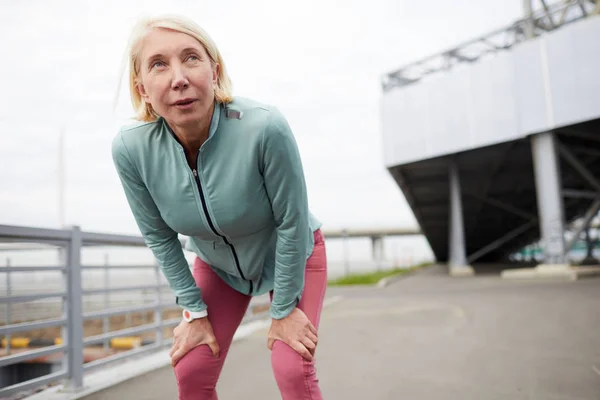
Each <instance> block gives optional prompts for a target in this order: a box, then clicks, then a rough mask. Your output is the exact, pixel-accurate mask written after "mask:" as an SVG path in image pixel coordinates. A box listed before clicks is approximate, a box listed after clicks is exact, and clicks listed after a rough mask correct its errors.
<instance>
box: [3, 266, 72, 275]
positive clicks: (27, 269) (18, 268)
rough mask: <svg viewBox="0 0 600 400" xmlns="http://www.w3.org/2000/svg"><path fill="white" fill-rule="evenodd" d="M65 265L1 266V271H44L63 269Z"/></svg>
mask: <svg viewBox="0 0 600 400" xmlns="http://www.w3.org/2000/svg"><path fill="white" fill-rule="evenodd" d="M64 270H65V267H1V266H0V273H2V272H46V271H50V272H51V271H64Z"/></svg>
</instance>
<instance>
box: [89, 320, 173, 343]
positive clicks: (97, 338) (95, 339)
mask: <svg viewBox="0 0 600 400" xmlns="http://www.w3.org/2000/svg"><path fill="white" fill-rule="evenodd" d="M180 322H181V318H172V319H167V320H164V321H162V322H161V323H160V324H156V323H154V322H153V323H151V324H146V325H140V326H135V327H133V328H127V329H120V330H118V331H112V332H108V333H102V334H100V335H94V336H88V337H86V338H84V339H83V344H84V345H86V346H87V345H92V344H96V343H102V342H104V341H106V340H110V339H114V338H116V337H121V336H133V335H136V334H139V333H142V332H148V331H151V330H158V329H162V328H169V327H172V326H175V325H178V324H179V323H180Z"/></svg>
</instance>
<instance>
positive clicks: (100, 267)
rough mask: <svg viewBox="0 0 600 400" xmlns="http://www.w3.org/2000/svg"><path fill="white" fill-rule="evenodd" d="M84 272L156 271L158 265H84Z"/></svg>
mask: <svg viewBox="0 0 600 400" xmlns="http://www.w3.org/2000/svg"><path fill="white" fill-rule="evenodd" d="M81 269H83V270H86V271H87V270H107V269H109V270H110V269H156V265H82V266H81Z"/></svg>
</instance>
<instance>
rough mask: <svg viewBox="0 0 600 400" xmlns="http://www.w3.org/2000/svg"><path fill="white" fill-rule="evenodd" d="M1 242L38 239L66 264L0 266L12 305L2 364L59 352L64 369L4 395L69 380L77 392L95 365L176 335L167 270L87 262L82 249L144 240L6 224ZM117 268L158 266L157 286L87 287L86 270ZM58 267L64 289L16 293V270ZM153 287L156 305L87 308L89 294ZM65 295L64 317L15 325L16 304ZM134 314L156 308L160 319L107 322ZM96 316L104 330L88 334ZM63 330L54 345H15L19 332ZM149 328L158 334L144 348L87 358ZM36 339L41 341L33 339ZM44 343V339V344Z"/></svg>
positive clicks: (1, 332)
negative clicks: (168, 314)
mask: <svg viewBox="0 0 600 400" xmlns="http://www.w3.org/2000/svg"><path fill="white" fill-rule="evenodd" d="M0 242H5V243H6V242H12V243H37V244H44V245H52V246H55V247H56V248H57V249H59V251H61V252H62V253H61V255H62V257H61V260H62V263H61V265H59V266H10V265H9V266H5V267H1V266H0V279H2V278H3V277H2V275H5V276H4V278H5V279H6V296H2V297H0V307H6V311H7V313H6V320H5V325H2V326H0V337H4V340H3V341H2V345H3V346H2V347H3V349H2V348H0V350H3V351H4V353H6V355H4V356H2V355H1V353H0V368H2V367H6V366H10V365H14V364H17V363H22V362H29V361H31V360H35V359H40V358H43V357H49V356H54V357H55V356H58V357H59V358H60V359H61V368H60V370H59V371H56V372H51V373H49V374H46V375H43V376H40V377H38V378H34V379H30V380H27V381H23V382H20V383H17V384H12V385H10V386H6V387H2V388H0V398H4V397H5V396H12V395H16V394H18V393H24V392H27V391H31V390H36V389H38V388H42V387H45V386H47V385H49V384H54V383H59V382H60V381H64V383H65V387H66V388H68V389H69V390H77V389H80V388H82V387H83V383H84V373H85V372H87V371H90V370H92V369H95V368H98V367H101V366H105V365H107V364H109V363H113V362H116V361H119V360H123V359H125V358H129V357H132V356H137V355H140V354H143V353H149V352H153V351H156V350H159V349H162V348H164V347H165V346H168V345H170V344H171V342H172V339H170V338H165V337H163V329H165V328H172V327H174V326H176V325H177V324H179V322H180V321H181V318H173V319H163V311H164V310H165V309H168V308H175V307H176V306H175V303H174V302H164V301H163V299H162V298H161V297H162V296H161V290H163V289H165V288H168V285H167V284H166V283H162V282H161V279H160V277H161V273H160V270H159V267H158V265H149V266H142V265H136V266H115V265H113V266H110V265H104V266H86V265H82V263H81V252H82V249H83V248H84V247H87V246H125V247H132V246H133V247H146V245H145V243H144V241H143V238H141V237H136V236H125V235H114V234H98V233H89V232H82V231H81V230H80V228H79V227H77V226H75V227H72V228H71V229H62V230H61V229H42V228H31V227H19V226H9V225H0ZM117 268H137V269H154V271H155V276H156V282H155V283H154V284H151V285H147V284H145V285H138V286H134V285H127V286H122V287H110V286H109V285H108V282H107V285H106V286H105V287H104V288H102V289H97V288H94V289H86V288H85V287H84V285H83V279H82V272H84V271H86V270H95V269H100V270H106V271H108V270H110V269H112V270H114V269H117ZM41 271H43V272H48V271H54V272H57V273H61V274H62V276H63V282H64V288H63V290H49V291H47V292H43V293H26V294H16V293H14V292H13V290H12V285H11V274H14V273H35V272H41ZM136 290H137V291H139V290H146V291H148V290H150V291H153V292H154V301H153V302H152V303H150V304H143V305H141V306H140V305H139V304H138V305H132V306H126V307H116V308H108V309H103V310H101V311H90V312H84V309H83V304H84V302H83V299H84V296H88V295H90V296H92V295H99V294H109V293H115V292H125V291H136ZM53 298H54V299H55V298H59V299H60V300H61V303H62V315H61V316H60V317H58V318H47V319H41V320H39V319H37V320H33V321H26V322H19V323H14V322H12V321H11V308H12V306H13V305H14V304H15V303H23V302H32V301H38V300H48V299H53ZM134 312H153V314H154V318H153V321H152V322H151V323H146V324H143V325H140V326H135V327H130V328H125V329H119V330H113V331H109V330H108V324H107V320H108V318H110V317H115V316H122V315H125V314H128V313H134ZM92 319H97V320H103V321H104V324H103V325H104V329H103V333H101V334H96V335H91V336H87V337H84V322H85V321H88V320H92ZM57 327H58V328H60V329H61V331H62V332H61V335H60V337H59V338H57V339H56V340H55V341H53V342H52V343H45V344H46V345H45V346H41V347H39V348H35V349H32V348H30V347H31V346H25V347H28V348H25V349H23V348H19V349H14V348H12V349H11V343H12V342H13V340H11V339H12V335H14V334H15V333H21V332H27V331H29V332H30V331H33V330H38V329H48V328H54V329H56V328H57ZM147 332H154V336H155V338H154V340H152V341H150V342H149V343H147V344H145V345H141V346H139V347H138V346H133V349H131V350H128V351H123V352H117V353H115V354H112V355H108V356H105V357H101V358H99V359H96V360H94V361H90V362H85V360H84V348H86V347H89V346H93V345H97V344H104V346H105V347H106V345H107V343H109V342H110V341H111V340H114V339H115V338H122V337H128V336H131V335H138V334H142V333H147ZM32 342H35V340H33V341H32ZM39 343H40V341H38V344H39Z"/></svg>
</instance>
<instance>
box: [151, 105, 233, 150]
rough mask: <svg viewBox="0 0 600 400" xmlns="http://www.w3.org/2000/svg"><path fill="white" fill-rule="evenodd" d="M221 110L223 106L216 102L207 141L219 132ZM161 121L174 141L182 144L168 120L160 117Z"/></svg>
mask: <svg viewBox="0 0 600 400" xmlns="http://www.w3.org/2000/svg"><path fill="white" fill-rule="evenodd" d="M221 108H222V104H221V103H219V102H217V101H215V106H214V109H213V113H212V117H211V119H210V126H209V128H208V138H207V140H208V139H210V138H211V137H212V136H213V135H214V134H215V133H216V132H217V128H218V127H219V119H220V117H221ZM160 119H161V120H162V123H163V125H164V126H165V127H166V128H167V131H168V132H169V134H170V135H171V136H172V137H173V139H175V140H176V141H177V143H179V144H181V142H180V141H179V139H178V138H177V135H175V132H173V129H171V127H170V126H169V124H168V123H167V120H166V119H164V118H163V117H160Z"/></svg>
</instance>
